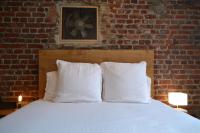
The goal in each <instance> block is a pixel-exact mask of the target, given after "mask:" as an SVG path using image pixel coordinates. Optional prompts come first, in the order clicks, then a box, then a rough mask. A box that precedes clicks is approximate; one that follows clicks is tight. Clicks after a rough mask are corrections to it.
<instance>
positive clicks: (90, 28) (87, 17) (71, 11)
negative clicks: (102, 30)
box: [60, 6, 99, 43]
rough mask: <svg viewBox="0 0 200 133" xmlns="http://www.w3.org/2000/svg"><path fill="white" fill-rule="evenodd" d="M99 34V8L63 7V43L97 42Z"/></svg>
mask: <svg viewBox="0 0 200 133" xmlns="http://www.w3.org/2000/svg"><path fill="white" fill-rule="evenodd" d="M98 32H99V31H98V7H97V6H62V7H61V24H60V42H61V43H76V42H78V43H81V42H97V41H98V36H99V35H98V34H99V33H98Z"/></svg>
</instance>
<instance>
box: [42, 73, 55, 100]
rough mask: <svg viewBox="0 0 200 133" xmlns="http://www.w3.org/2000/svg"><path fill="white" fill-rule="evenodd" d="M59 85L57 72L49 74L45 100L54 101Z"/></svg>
mask: <svg viewBox="0 0 200 133" xmlns="http://www.w3.org/2000/svg"><path fill="white" fill-rule="evenodd" d="M56 83H57V71H52V72H48V73H47V82H46V88H45V94H44V100H47V101H52V100H53V98H54V95H55V90H56Z"/></svg>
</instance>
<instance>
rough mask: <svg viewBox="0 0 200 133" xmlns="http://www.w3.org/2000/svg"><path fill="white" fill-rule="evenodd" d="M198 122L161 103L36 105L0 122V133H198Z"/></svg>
mask: <svg viewBox="0 0 200 133" xmlns="http://www.w3.org/2000/svg"><path fill="white" fill-rule="evenodd" d="M198 132H200V120H198V119H196V118H193V117H192V116H189V115H187V114H185V113H183V112H178V111H176V110H174V109H172V108H171V107H168V106H166V105H164V104H163V103H161V102H159V101H156V100H152V102H151V103H150V104H136V103H106V102H103V103H51V102H46V101H43V100H38V101H35V102H33V103H31V104H29V105H27V106H25V107H23V108H22V109H20V110H18V111H16V112H14V113H12V114H10V115H8V116H7V117H4V118H2V119H0V133H198Z"/></svg>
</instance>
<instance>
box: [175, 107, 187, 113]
mask: <svg viewBox="0 0 200 133" xmlns="http://www.w3.org/2000/svg"><path fill="white" fill-rule="evenodd" d="M174 109H176V110H177V111H181V112H184V113H187V112H188V111H187V110H186V109H182V108H174Z"/></svg>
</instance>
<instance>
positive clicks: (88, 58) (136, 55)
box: [39, 50, 154, 98]
mask: <svg viewBox="0 0 200 133" xmlns="http://www.w3.org/2000/svg"><path fill="white" fill-rule="evenodd" d="M57 59H61V60H66V61H70V62H86V63H101V62H104V61H112V62H127V63H136V62H140V61H146V62H147V74H148V76H149V77H151V79H152V86H151V90H152V96H153V95H154V89H153V83H154V82H153V81H154V80H153V73H154V70H153V68H154V67H153V65H154V52H153V51H151V50H41V51H40V52H39V98H42V97H43V96H44V92H45V86H46V73H47V72H50V71H55V70H57V67H56V60H57Z"/></svg>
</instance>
